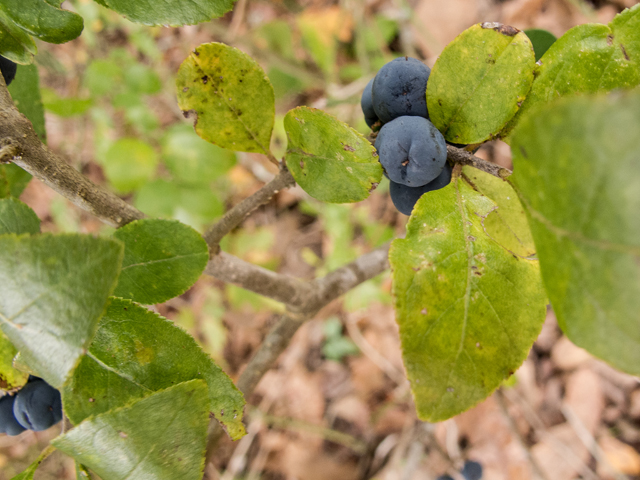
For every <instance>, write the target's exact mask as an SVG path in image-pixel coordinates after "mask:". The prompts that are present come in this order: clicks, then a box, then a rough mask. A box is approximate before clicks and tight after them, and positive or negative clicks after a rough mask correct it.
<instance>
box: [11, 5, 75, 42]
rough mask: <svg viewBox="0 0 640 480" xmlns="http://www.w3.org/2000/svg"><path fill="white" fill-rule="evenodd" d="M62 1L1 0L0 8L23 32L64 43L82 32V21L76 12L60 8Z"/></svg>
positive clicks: (47, 40) (49, 40)
mask: <svg viewBox="0 0 640 480" xmlns="http://www.w3.org/2000/svg"><path fill="white" fill-rule="evenodd" d="M61 3H62V2H55V4H54V2H47V1H45V0H3V1H2V3H1V4H0V9H1V10H3V11H4V13H5V14H6V15H7V16H8V17H9V18H11V20H13V21H14V23H15V24H16V25H18V26H19V27H20V28H22V29H23V30H24V31H25V32H27V33H29V34H31V35H33V36H35V37H37V38H39V39H40V40H43V41H45V42H49V43H65V42H68V41H69V40H73V39H74V38H77V37H78V36H80V34H81V33H82V29H83V28H84V21H83V20H82V17H81V16H80V15H78V14H77V13H73V12H69V11H67V10H62V9H61V8H60V4H61Z"/></svg>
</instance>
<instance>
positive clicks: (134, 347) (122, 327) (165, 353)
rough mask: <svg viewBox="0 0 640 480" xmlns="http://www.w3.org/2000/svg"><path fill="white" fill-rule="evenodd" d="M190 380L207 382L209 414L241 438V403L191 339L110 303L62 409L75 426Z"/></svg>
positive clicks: (131, 307) (136, 309)
mask: <svg viewBox="0 0 640 480" xmlns="http://www.w3.org/2000/svg"><path fill="white" fill-rule="evenodd" d="M192 379H204V380H206V382H207V384H208V386H209V396H210V399H211V403H210V411H211V412H213V414H214V416H215V417H216V419H218V421H220V422H221V423H222V424H223V425H224V426H225V428H226V430H227V432H228V433H229V435H230V436H231V438H233V439H238V438H240V437H242V436H243V435H244V433H245V430H244V426H243V424H242V415H243V408H244V403H245V402H244V397H243V396H242V393H240V391H239V390H238V389H237V388H236V386H235V385H234V384H233V382H232V381H231V379H229V377H228V376H227V375H226V374H225V373H224V372H223V371H222V370H221V369H220V367H218V366H217V365H216V364H215V363H214V362H213V360H211V358H210V357H209V356H208V355H207V354H206V353H204V352H203V351H202V349H201V348H200V347H199V346H198V345H197V344H196V342H195V341H194V339H193V337H191V336H190V335H189V334H187V333H186V332H184V331H183V330H181V329H180V328H178V327H176V326H175V325H174V324H173V323H172V322H170V321H168V320H167V319H165V318H163V317H161V316H159V315H157V314H155V313H153V312H150V311H149V310H147V309H145V308H143V307H141V306H140V305H137V304H135V303H133V302H131V301H129V300H122V299H118V298H113V299H111V303H110V305H109V307H108V308H107V311H106V313H105V315H104V317H103V318H102V320H101V321H100V324H99V328H98V331H97V333H96V336H95V339H94V341H93V343H92V344H91V347H90V348H89V353H88V354H87V355H86V356H84V357H83V359H82V361H81V362H80V365H79V366H78V368H77V369H76V371H75V372H74V375H73V377H72V379H71V381H70V382H69V383H68V384H67V385H66V386H65V387H64V389H63V403H64V407H65V411H66V413H67V415H68V416H69V419H70V420H71V421H72V422H73V423H75V424H77V423H80V422H81V421H83V420H84V419H85V418H87V417H89V416H91V415H97V414H100V413H104V412H106V411H108V410H111V409H113V408H116V407H120V406H123V405H125V404H127V403H129V402H131V401H132V400H133V399H137V398H141V397H143V396H146V395H148V394H150V393H151V392H154V391H158V390H161V389H163V388H167V387H169V386H171V385H174V384H177V383H181V382H185V381H188V380H192Z"/></svg>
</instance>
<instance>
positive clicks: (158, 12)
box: [96, 0, 235, 27]
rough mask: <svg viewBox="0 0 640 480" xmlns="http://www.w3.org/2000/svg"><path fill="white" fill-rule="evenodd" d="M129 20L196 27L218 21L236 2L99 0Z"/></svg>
mask: <svg viewBox="0 0 640 480" xmlns="http://www.w3.org/2000/svg"><path fill="white" fill-rule="evenodd" d="M96 1H97V3H99V4H100V5H103V6H105V7H107V8H110V9H111V10H115V11H116V12H118V13H119V14H120V15H122V16H124V17H126V18H127V19H128V20H131V21H132V22H136V23H142V24H143V25H156V26H165V27H166V26H171V27H179V26H181V25H195V24H196V23H200V22H208V21H209V20H211V19H213V18H218V17H221V16H222V15H224V14H225V13H227V12H228V11H229V10H231V9H232V8H233V4H234V3H235V0H190V1H185V0H164V1H163V2H156V1H154V0H96Z"/></svg>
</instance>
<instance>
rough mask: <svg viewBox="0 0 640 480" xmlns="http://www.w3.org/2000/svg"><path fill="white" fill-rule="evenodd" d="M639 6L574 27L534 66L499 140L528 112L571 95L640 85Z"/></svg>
mask: <svg viewBox="0 0 640 480" xmlns="http://www.w3.org/2000/svg"><path fill="white" fill-rule="evenodd" d="M638 32H640V4H638V5H636V6H634V7H633V8H631V9H627V10H624V11H623V12H622V13H620V14H618V15H616V17H615V18H614V19H613V21H612V22H611V23H610V24H609V25H608V26H607V25H599V24H593V23H590V24H585V25H578V26H577V27H574V28H572V29H571V30H569V31H568V32H567V33H565V34H564V35H563V36H562V37H560V38H559V39H558V40H557V41H556V42H555V43H554V44H553V45H552V46H551V47H550V48H549V50H547V53H545V54H544V55H543V56H542V58H541V59H540V61H539V62H538V63H537V64H536V68H535V72H534V73H535V81H534V82H533V86H532V87H531V92H530V93H529V95H528V96H527V99H526V100H525V102H524V103H523V105H522V108H521V109H520V111H519V112H518V115H516V117H515V118H514V119H513V120H512V121H511V122H509V124H508V125H507V127H506V128H505V130H504V131H503V132H502V133H501V136H503V137H505V136H507V135H508V134H509V133H510V132H511V130H512V129H513V128H514V127H515V125H516V124H517V123H518V122H519V121H520V119H521V118H524V117H523V115H525V114H526V112H528V111H529V110H530V109H532V108H534V107H536V106H538V105H544V104H546V103H548V102H551V101H553V100H555V99H557V98H558V97H562V96H566V95H571V94H575V93H595V92H609V91H612V90H615V89H621V88H624V89H628V88H632V87H634V86H636V85H638V84H639V83H640V61H638V60H637V59H638V58H640V35H638Z"/></svg>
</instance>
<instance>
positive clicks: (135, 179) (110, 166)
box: [102, 138, 158, 193]
mask: <svg viewBox="0 0 640 480" xmlns="http://www.w3.org/2000/svg"><path fill="white" fill-rule="evenodd" d="M102 163H103V166H104V173H105V175H106V176H107V178H108V179H109V181H110V182H111V185H113V187H114V188H115V189H116V190H117V191H118V192H120V193H128V192H131V191H133V190H137V189H138V188H140V187H141V186H142V185H144V184H145V183H147V182H148V181H149V180H151V178H152V177H153V175H154V174H155V172H156V167H157V166H158V154H157V153H156V151H155V150H154V149H153V147H152V146H151V145H149V144H148V143H145V142H143V141H142V140H138V139H136V138H121V139H120V140H118V141H117V142H115V143H114V144H113V145H111V146H110V147H109V149H108V150H107V151H106V152H105V154H104V159H103V162H102Z"/></svg>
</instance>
